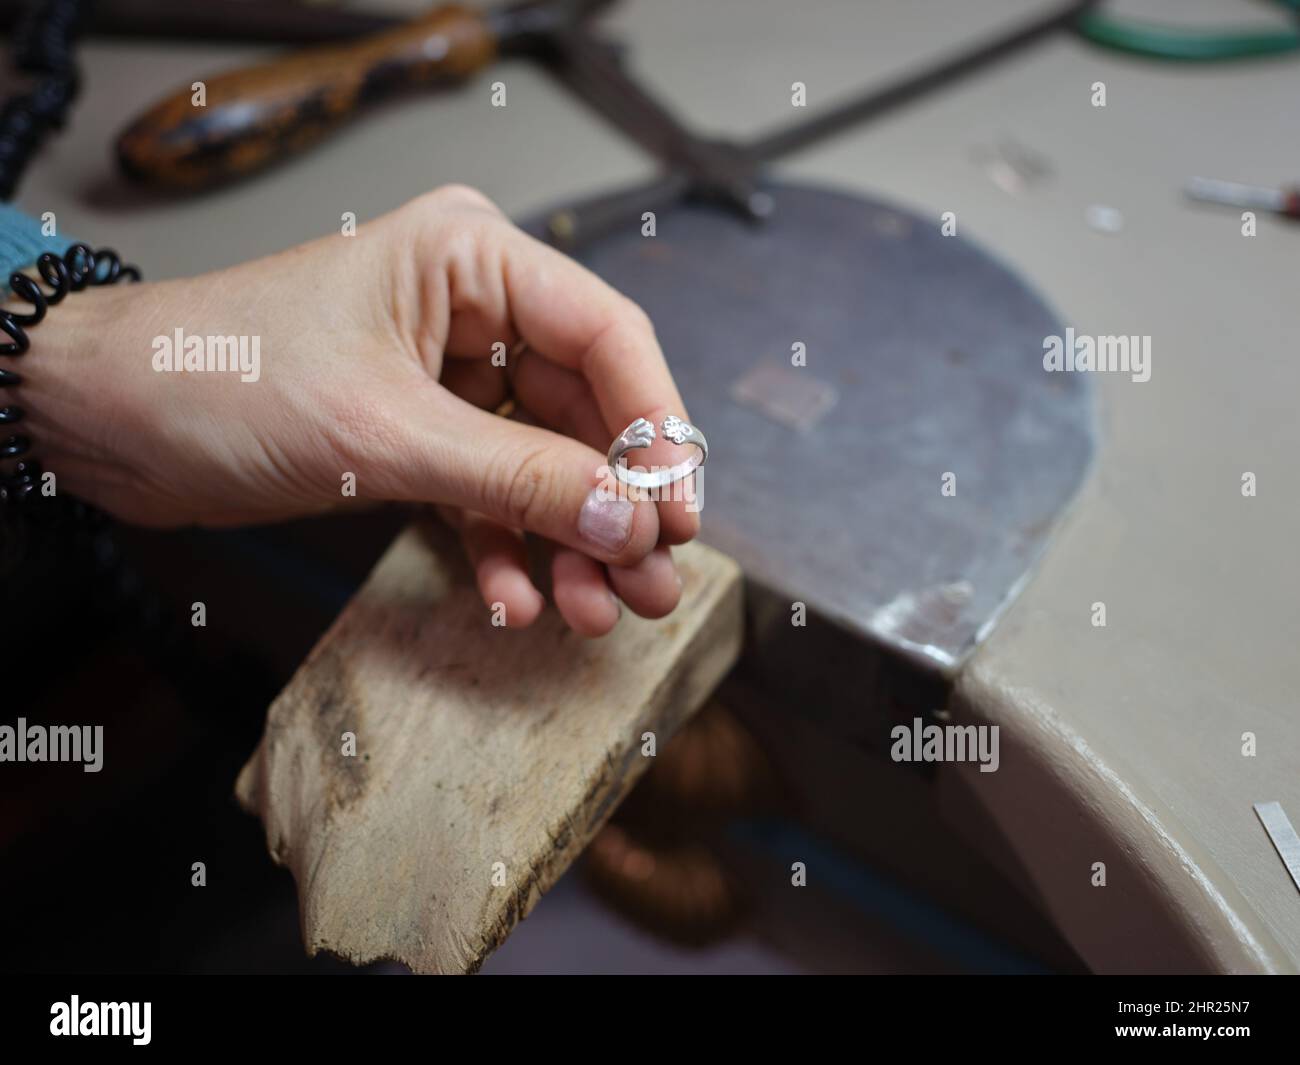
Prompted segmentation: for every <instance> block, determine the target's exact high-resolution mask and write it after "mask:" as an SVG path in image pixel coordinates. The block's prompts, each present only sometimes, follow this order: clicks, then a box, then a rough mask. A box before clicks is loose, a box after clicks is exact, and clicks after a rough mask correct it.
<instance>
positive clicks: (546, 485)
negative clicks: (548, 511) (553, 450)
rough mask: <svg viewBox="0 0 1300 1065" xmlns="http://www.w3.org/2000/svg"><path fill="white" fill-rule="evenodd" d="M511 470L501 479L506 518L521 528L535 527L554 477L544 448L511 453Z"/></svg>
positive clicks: (501, 509) (502, 511) (501, 506)
mask: <svg viewBox="0 0 1300 1065" xmlns="http://www.w3.org/2000/svg"><path fill="white" fill-rule="evenodd" d="M508 461H509V467H510V468H509V469H508V470H507V471H506V473H505V476H504V477H501V478H500V479H499V480H498V483H499V484H501V485H503V486H504V488H503V492H502V496H501V498H500V500H499V504H500V511H501V513H502V514H503V515H504V516H505V518H506V520H507V521H508V522H509V523H510V524H511V525H514V526H518V527H520V528H526V529H531V528H534V527H535V526H536V524H537V522H538V520H539V519H540V518H541V516H542V515H543V513H544V512H545V508H546V506H547V504H548V502H549V500H550V498H551V488H552V485H553V481H554V478H553V476H552V474H551V466H550V462H549V460H548V458H547V455H546V453H545V452H544V451H542V450H540V449H537V450H532V451H527V452H525V453H523V454H522V455H520V454H518V453H517V452H516V453H515V454H513V455H512V456H511V458H510V459H509V460H508Z"/></svg>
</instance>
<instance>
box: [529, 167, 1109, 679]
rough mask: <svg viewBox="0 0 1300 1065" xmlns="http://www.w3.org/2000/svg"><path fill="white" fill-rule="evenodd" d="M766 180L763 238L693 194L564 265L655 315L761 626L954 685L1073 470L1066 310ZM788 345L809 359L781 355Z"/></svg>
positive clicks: (847, 207) (711, 510)
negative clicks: (799, 622)
mask: <svg viewBox="0 0 1300 1065" xmlns="http://www.w3.org/2000/svg"><path fill="white" fill-rule="evenodd" d="M767 190H768V191H769V192H770V193H771V194H772V195H773V197H774V198H775V199H776V201H777V210H776V211H775V213H774V214H773V216H772V218H771V219H770V220H769V221H768V222H767V223H766V225H764V226H752V225H747V224H745V223H744V222H743V221H741V220H739V219H737V218H736V217H735V216H733V215H732V214H730V213H728V212H726V211H720V210H717V209H716V208H713V209H711V208H709V207H707V206H704V205H700V204H692V203H685V204H682V205H680V206H678V207H675V208H673V209H671V210H668V211H664V212H662V213H661V214H660V216H659V219H658V235H657V236H656V237H653V238H647V237H643V236H641V233H640V228H639V226H635V225H629V226H626V227H624V228H623V229H622V230H620V231H619V232H617V233H615V234H611V235H607V236H605V237H603V238H600V239H597V240H596V241H595V242H593V243H592V244H590V245H588V246H584V247H582V248H581V249H580V250H579V252H578V258H579V259H580V260H581V261H582V262H584V263H585V264H586V265H588V266H589V267H591V268H592V269H593V270H595V271H596V272H597V273H598V274H600V275H601V276H602V277H604V278H605V279H606V280H608V281H609V282H610V283H612V284H613V285H614V286H616V287H617V288H619V289H620V290H621V291H623V292H625V293H626V294H627V295H629V296H631V297H632V298H633V299H635V300H637V301H638V302H639V303H640V304H641V305H642V306H643V307H644V308H645V309H646V311H648V312H649V314H650V315H651V317H652V319H653V320H654V323H655V327H656V329H657V331H658V335H659V340H660V342H661V344H662V345H663V348H664V351H665V353H666V354H667V357H668V360H669V363H670V364H671V366H672V369H673V373H674V375H675V377H676V379H677V383H678V385H679V386H680V388H681V391H682V394H683V395H684V396H685V397H686V401H687V403H688V404H689V405H690V417H691V419H692V420H693V421H695V422H696V423H697V424H698V425H699V426H700V428H701V429H703V430H704V432H705V433H707V434H708V438H709V441H710V445H711V453H710V457H709V464H708V466H707V467H706V468H705V469H704V470H703V471H702V476H703V482H702V485H703V495H704V525H703V537H704V539H705V540H706V541H707V542H708V543H710V544H712V545H713V546H715V547H718V548H720V549H722V550H724V551H726V552H728V553H729V554H731V555H732V556H734V557H735V558H736V559H737V560H739V561H740V563H741V564H742V566H743V567H744V569H745V571H746V574H747V576H748V577H749V579H750V581H751V585H752V590H756V591H758V592H761V593H762V594H764V595H765V596H766V597H767V601H768V604H769V606H771V608H772V609H771V612H770V613H771V617H772V618H774V619H775V620H774V621H773V622H772V625H773V627H774V628H776V629H784V631H785V632H786V633H787V634H788V633H790V632H792V631H795V635H796V636H797V635H798V634H797V631H796V630H792V629H791V627H790V617H791V604H793V603H794V602H796V601H799V602H803V603H806V604H807V607H808V610H809V611H810V612H813V613H815V614H817V615H819V616H820V617H821V618H823V619H827V620H829V621H831V622H833V623H834V624H836V625H837V626H839V627H840V628H842V629H843V630H847V632H849V633H851V634H853V635H855V636H856V637H857V639H859V640H865V641H869V642H872V643H874V644H876V645H878V646H881V647H884V648H887V649H890V650H892V651H894V652H897V653H898V654H900V655H902V656H904V657H906V658H907V659H908V660H910V661H911V662H912V663H914V664H915V665H917V666H919V667H920V668H921V669H922V671H929V672H930V673H931V674H940V675H948V674H950V673H951V672H952V671H953V670H955V669H956V668H957V667H958V666H959V665H960V664H961V663H962V662H963V661H964V660H965V658H966V657H967V656H968V655H969V654H970V652H971V651H972V649H973V648H974V647H975V646H976V645H977V644H978V643H979V641H980V640H982V639H983V638H984V637H985V636H986V635H987V634H988V632H989V631H990V629H991V628H992V626H993V623H994V622H995V620H996V619H997V617H998V616H999V614H1000V613H1001V612H1002V610H1003V609H1004V608H1005V607H1006V605H1007V604H1008V603H1009V602H1010V601H1011V599H1012V598H1013V597H1014V596H1015V594H1016V592H1017V591H1018V590H1019V588H1020V587H1021V585H1022V584H1023V582H1024V581H1025V578H1026V576H1027V575H1028V573H1029V571H1030V569H1031V568H1032V567H1033V565H1034V563H1035V561H1036V560H1037V559H1038V557H1039V555H1040V554H1041V552H1042V551H1043V548H1044V547H1045V545H1046V543H1047V541H1048V537H1049V536H1050V534H1051V532H1052V529H1053V527H1054V524H1055V522H1056V519H1057V518H1058V517H1059V515H1060V513H1061V511H1062V509H1063V508H1064V507H1065V506H1066V504H1067V503H1068V502H1069V500H1070V498H1071V497H1072V496H1073V495H1074V493H1075V490H1076V489H1077V488H1078V486H1079V484H1080V482H1081V481H1082V479H1083V477H1084V473H1085V471H1086V469H1087V467H1088V465H1089V463H1090V460H1091V456H1092V452H1093V429H1092V400H1091V389H1090V382H1089V381H1088V380H1086V375H1079V374H1064V373H1059V374H1053V373H1048V372H1046V371H1045V370H1044V369H1043V365H1042V358H1043V339H1044V337H1046V336H1048V335H1053V334H1060V333H1061V329H1062V327H1061V324H1060V321H1059V320H1058V318H1057V317H1056V315H1055V314H1054V313H1053V312H1052V311H1051V310H1050V309H1049V308H1048V307H1047V306H1046V305H1045V304H1044V303H1043V301H1042V300H1041V299H1040V298H1039V296H1038V295H1036V294H1035V293H1034V292H1033V291H1032V290H1031V289H1030V288H1029V287H1028V286H1026V285H1025V283H1024V282H1023V281H1022V280H1021V279H1020V278H1019V277H1017V276H1016V275H1015V274H1014V273H1012V272H1011V271H1010V270H1008V269H1007V268H1006V267H1005V266H1004V265H1002V264H1001V263H999V262H998V261H997V260H995V259H994V258H992V257H991V256H989V255H987V254H986V253H984V252H983V251H981V250H980V249H979V248H978V247H976V246H975V245H973V244H971V243H969V242H968V241H966V240H963V239H961V238H959V237H944V236H942V235H941V234H940V233H939V229H938V226H937V225H936V224H935V223H934V222H933V220H931V219H926V220H921V219H919V218H917V217H915V216H913V215H911V214H908V213H906V212H903V211H900V210H898V209H896V208H894V207H891V206H889V205H886V204H883V203H878V202H873V201H870V200H866V199H862V198H859V197H857V196H852V195H846V194H843V193H839V192H832V191H827V190H822V189H814V188H808V187H804V186H793V185H785V184H776V185H769V186H767ZM552 213H553V212H548V214H547V215H546V216H544V217H543V218H541V219H539V220H537V221H536V222H534V223H533V224H532V228H533V229H534V231H536V232H542V231H544V228H545V220H546V218H549V217H550V216H551V214H552ZM796 343H802V344H803V345H805V350H806V353H807V365H806V366H803V367H796V366H792V365H791V355H792V345H794V344H796ZM945 473H954V474H955V475H956V486H957V492H956V495H955V496H945V495H944V494H943V493H942V492H941V480H942V477H943V475H944V474H945ZM792 638H793V637H792Z"/></svg>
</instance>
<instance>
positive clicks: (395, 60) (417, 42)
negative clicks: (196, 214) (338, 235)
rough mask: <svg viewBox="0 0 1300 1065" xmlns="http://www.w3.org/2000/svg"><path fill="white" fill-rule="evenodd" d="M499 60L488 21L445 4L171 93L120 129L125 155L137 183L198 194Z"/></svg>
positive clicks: (122, 158) (125, 166)
mask: <svg viewBox="0 0 1300 1065" xmlns="http://www.w3.org/2000/svg"><path fill="white" fill-rule="evenodd" d="M495 57H496V41H495V39H494V38H493V36H492V33H491V31H490V30H489V28H488V25H487V23H486V22H485V21H484V19H483V18H482V16H481V15H480V14H479V13H478V12H476V11H474V10H473V9H471V8H466V7H462V6H460V5H458V4H446V5H443V6H442V7H439V8H437V9H435V10H434V11H432V12H430V13H428V14H426V15H425V16H424V17H422V18H420V19H417V20H415V21H413V22H411V23H408V24H406V25H403V26H400V27H397V28H395V29H392V30H387V31H385V32H383V33H377V34H375V35H373V36H371V37H365V38H362V39H361V40H359V41H356V42H353V43H349V44H344V45H329V46H323V47H318V48H313V49H307V50H305V51H301V52H295V53H291V54H289V55H285V56H280V57H278V58H276V59H273V60H271V61H270V62H267V63H262V64H259V65H256V66H250V67H244V68H241V69H238V70H232V71H229V72H227V73H225V74H218V75H216V76H213V77H210V78H205V79H203V84H204V86H205V93H206V99H205V102H204V103H203V104H202V106H196V105H195V103H194V90H193V87H192V85H185V86H182V87H181V88H179V89H177V90H176V91H175V92H173V93H172V94H171V95H169V96H167V97H165V98H164V99H162V100H161V101H159V102H158V103H157V104H155V105H154V106H153V107H151V108H149V110H148V111H146V112H145V113H144V114H142V115H140V116H139V117H138V118H137V119H135V120H134V121H133V122H132V123H131V124H130V125H129V126H127V127H126V129H124V130H123V131H122V133H121V134H120V135H119V137H118V141H117V157H118V162H119V164H120V165H121V167H122V170H123V171H124V172H125V173H126V174H127V175H128V176H130V177H132V178H135V179H136V180H138V181H144V182H148V183H151V184H155V185H159V186H163V187H169V188H172V189H184V190H190V191H195V190H199V189H204V188H209V187H211V186H214V185H217V184H220V183H222V182H224V181H229V180H233V179H236V178H241V177H244V176H247V175H249V174H252V173H254V172H255V171H258V170H261V169H263V168H264V167H266V166H269V165H270V164H272V163H274V162H277V161H279V160H281V159H284V158H286V157H288V156H290V155H294V154H297V153H298V152H301V151H303V150H304V149H306V148H308V147H310V146H311V145H313V144H315V143H316V142H317V141H319V140H321V139H322V138H323V137H325V136H326V135H328V134H329V133H331V132H333V131H334V130H335V129H337V128H338V127H340V126H342V125H343V124H344V123H345V122H347V121H348V120H349V119H351V118H353V117H355V116H356V115H357V114H358V113H359V112H360V111H361V110H362V108H364V107H368V106H370V105H372V104H375V103H378V102H380V101H382V100H385V99H388V98H390V97H392V96H394V95H397V94H398V93H401V92H404V91H408V90H411V89H416V88H420V87H424V86H429V85H438V84H444V83H447V82H450V81H455V80H459V79H462V78H465V77H468V76H469V75H470V74H472V73H473V72H474V71H476V70H480V69H481V68H483V67H484V66H486V65H487V64H489V63H490V62H491V61H492V60H493V59H494V58H495Z"/></svg>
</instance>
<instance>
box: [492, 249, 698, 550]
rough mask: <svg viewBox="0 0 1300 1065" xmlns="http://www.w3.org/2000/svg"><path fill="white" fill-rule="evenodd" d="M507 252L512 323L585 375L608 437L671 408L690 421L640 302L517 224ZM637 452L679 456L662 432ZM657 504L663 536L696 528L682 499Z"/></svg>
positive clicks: (533, 344)
mask: <svg viewBox="0 0 1300 1065" xmlns="http://www.w3.org/2000/svg"><path fill="white" fill-rule="evenodd" d="M506 256H507V258H506V261H505V263H504V264H503V266H504V273H505V279H506V290H507V296H508V301H509V305H510V313H511V317H512V319H513V321H514V325H515V329H516V330H517V332H518V333H519V335H520V336H521V337H522V338H523V339H524V340H525V341H526V342H527V344H528V346H529V347H530V348H531V349H532V350H533V351H535V352H537V353H538V354H539V355H543V356H545V357H546V358H548V359H550V360H551V361H552V362H556V363H558V364H560V365H561V366H564V367H566V368H568V369H571V370H576V371H577V372H579V373H581V374H582V376H583V377H584V378H585V379H586V380H587V382H588V384H589V385H590V386H591V391H592V395H593V396H594V397H595V400H596V406H597V407H598V408H599V410H600V414H601V417H602V418H603V419H604V422H605V425H606V428H607V429H608V430H609V437H610V440H611V441H612V440H613V439H614V437H615V436H617V435H618V434H619V433H621V432H622V431H623V430H624V429H625V428H626V427H627V426H628V425H630V424H631V423H632V422H633V421H635V420H636V419H637V418H646V419H648V420H649V421H651V422H653V423H654V424H656V425H658V424H659V423H660V422H661V421H662V420H663V418H664V417H665V416H666V415H669V414H675V415H677V416H678V417H679V418H682V419H683V420H689V415H688V413H687V411H686V405H685V404H684V403H683V402H682V397H681V395H680V394H679V393H678V391H677V385H676V384H675V383H674V382H673V377H672V373H671V372H670V371H669V369H668V363H667V362H666V361H665V359H664V355H663V351H662V350H661V349H660V347H659V341H658V340H657V339H656V337H655V332H654V326H653V325H652V324H651V322H650V319H649V318H648V317H647V316H646V314H645V312H644V311H642V310H641V308H640V307H639V306H637V304H635V303H634V302H633V301H632V300H630V299H628V298H627V297H626V296H624V295H622V294H620V293H619V292H617V291H616V290H615V289H613V288H612V287H610V286H609V285H608V284H606V283H605V282H604V281H602V280H601V279H600V278H599V277H597V276H596V275H595V274H593V273H592V272H591V271H590V270H588V269H587V268H586V267H584V266H582V265H581V264H579V263H577V262H575V261H574V260H573V259H570V258H569V257H568V256H566V255H563V254H562V253H560V252H558V251H556V250H555V249H554V248H552V247H550V246H549V245H547V244H543V243H542V242H541V241H539V240H536V239H534V238H533V237H530V236H529V235H528V234H526V233H524V232H523V231H521V230H515V234H514V237H513V238H512V239H511V240H510V241H509V243H508V247H507V251H506ZM642 456H644V457H642ZM638 458H640V460H641V461H642V462H644V463H645V464H646V465H664V466H668V465H675V464H676V463H678V462H680V461H682V455H681V454H680V453H679V452H678V449H677V447H676V446H675V445H673V444H672V443H671V442H670V441H667V440H665V439H663V436H662V434H656V438H655V441H654V443H653V444H651V445H650V447H649V448H648V449H647V450H646V451H645V452H639V453H638ZM658 506H659V523H660V538H661V541H662V542H664V543H670V544H675V543H683V542H685V541H687V540H689V539H691V538H692V537H693V536H695V535H696V533H698V532H699V515H698V514H697V513H694V512H693V511H691V510H688V509H687V507H686V504H685V502H683V500H681V499H677V498H675V499H666V500H663V501H661V502H660V503H659V505H658Z"/></svg>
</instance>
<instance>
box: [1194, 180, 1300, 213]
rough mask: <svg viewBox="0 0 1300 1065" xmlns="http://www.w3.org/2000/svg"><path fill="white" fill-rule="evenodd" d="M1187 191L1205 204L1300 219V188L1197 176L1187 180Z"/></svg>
mask: <svg viewBox="0 0 1300 1065" xmlns="http://www.w3.org/2000/svg"><path fill="white" fill-rule="evenodd" d="M1184 191H1185V192H1186V193H1187V195H1188V196H1190V197H1191V198H1192V199H1193V200H1201V201H1202V202H1204V203H1218V204H1223V205H1225V206H1227V207H1244V208H1247V209H1254V210H1259V211H1271V212H1272V213H1273V214H1280V215H1282V216H1283V217H1285V218H1295V219H1300V188H1294V187H1292V188H1282V189H1270V188H1267V187H1265V186H1262V185H1242V184H1238V183H1237V182H1235V181H1219V180H1218V179H1216V178H1202V177H1194V178H1192V179H1191V180H1189V181H1188V182H1187V184H1186V186H1185V187H1184Z"/></svg>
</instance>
